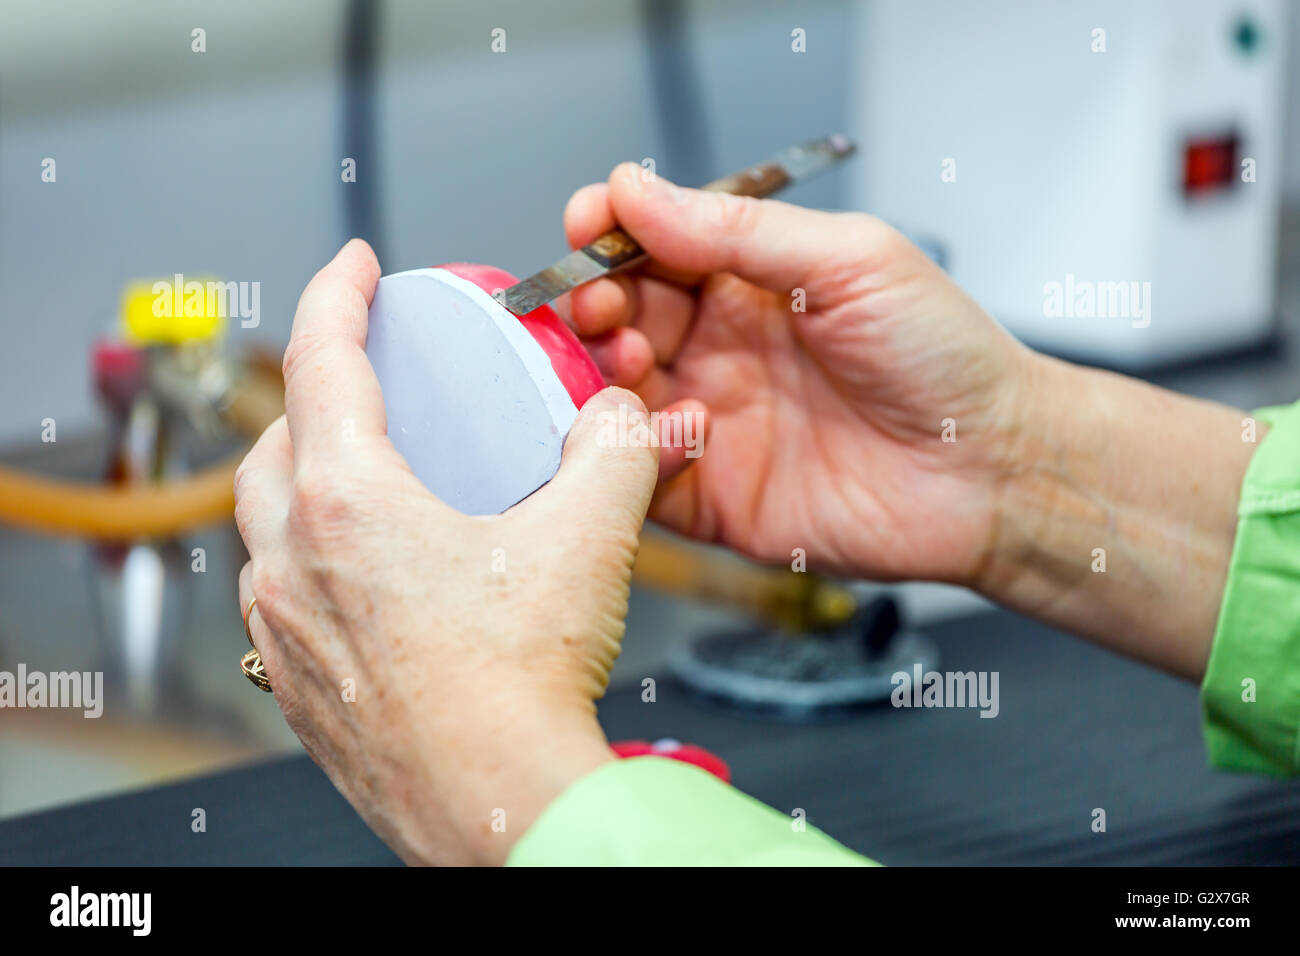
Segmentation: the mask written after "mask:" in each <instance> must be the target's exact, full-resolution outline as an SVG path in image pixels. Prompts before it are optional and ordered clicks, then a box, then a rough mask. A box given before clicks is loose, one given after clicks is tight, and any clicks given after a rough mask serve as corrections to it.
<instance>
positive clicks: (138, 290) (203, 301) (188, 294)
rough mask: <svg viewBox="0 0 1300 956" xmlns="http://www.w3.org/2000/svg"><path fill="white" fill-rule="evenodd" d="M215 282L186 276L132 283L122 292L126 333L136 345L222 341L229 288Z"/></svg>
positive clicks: (126, 336) (124, 329)
mask: <svg viewBox="0 0 1300 956" xmlns="http://www.w3.org/2000/svg"><path fill="white" fill-rule="evenodd" d="M228 285H233V283H222V282H218V281H216V280H215V279H206V278H205V279H187V278H185V277H184V276H182V275H177V276H173V277H172V278H170V279H159V280H158V281H157V282H132V283H130V284H129V285H128V286H127V287H126V288H125V289H123V290H122V334H123V336H124V337H125V338H126V340H127V341H128V342H130V343H131V344H133V345H179V344H181V343H182V342H202V341H208V340H211V339H216V338H220V337H221V334H222V333H223V332H224V331H225V313H226V309H227V301H226V287H227V286H228Z"/></svg>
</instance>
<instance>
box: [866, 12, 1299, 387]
mask: <svg viewBox="0 0 1300 956" xmlns="http://www.w3.org/2000/svg"><path fill="white" fill-rule="evenodd" d="M1286 7H1287V5H1286V4H1285V2H1283V0H1143V2H1140V3H1135V2H1131V0H1096V2H1091V3H1087V4H1073V3H1061V2H1051V0H1046V2H1045V0H996V2H991V3H961V2H953V0H947V2H944V0H909V2H906V3H902V2H891V0H875V2H870V0H868V2H864V3H862V4H860V5H859V8H858V17H857V23H856V27H855V29H856V31H857V34H856V37H855V43H854V45H853V51H854V56H853V61H854V63H855V70H856V80H855V105H854V106H853V114H852V115H853V117H854V121H855V123H856V128H855V129H854V130H853V131H852V132H853V134H854V138H855V139H857V141H858V143H859V148H860V149H861V156H862V159H861V167H860V168H861V170H862V176H861V179H860V180H859V182H858V184H857V190H858V192H857V194H856V195H855V196H854V202H853V205H854V206H855V208H859V209H866V210H869V211H871V212H874V213H876V214H877V215H879V216H881V217H883V218H885V219H887V220H889V221H890V222H893V223H894V224H896V225H898V226H899V227H901V228H903V229H904V230H906V231H908V232H909V233H911V234H914V235H917V236H920V237H925V238H926V239H929V240H932V241H933V242H935V243H937V245H938V246H939V247H940V248H941V249H942V251H943V259H944V260H945V265H946V266H947V268H948V269H949V270H950V272H951V273H952V275H953V277H954V278H955V279H956V280H957V281H958V282H960V283H961V285H962V286H964V287H965V288H966V289H967V290H968V291H969V292H970V293H971V294H972V295H973V296H974V298H975V299H976V300H977V301H979V302H980V304H981V305H983V306H984V308H985V309H987V310H988V312H989V313H990V314H991V315H993V316H994V317H995V318H997V319H998V320H999V321H1000V322H1002V323H1003V324H1004V325H1005V326H1006V327H1007V328H1008V329H1010V330H1011V331H1012V332H1014V333H1015V334H1017V335H1018V336H1020V337H1021V338H1023V339H1025V340H1026V341H1028V342H1029V343H1031V344H1033V345H1035V346H1037V347H1039V348H1044V349H1047V350H1049V351H1054V352H1058V353H1060V354H1064V355H1067V356H1070V357H1074V358H1078V359H1082V360H1085V361H1092V362H1097V363H1101V364H1106V365H1111V366H1117V367H1121V368H1129V369H1135V368H1143V367H1151V366H1155V365H1163V364H1169V363H1174V362H1179V361H1184V360H1189V359H1194V358H1198V357H1202V356H1206V355H1210V354H1214V353H1218V352H1224V351H1230V350H1233V349H1236V348H1241V347H1246V346H1249V345H1251V344H1254V343H1257V342H1260V341H1262V340H1264V339H1266V338H1268V337H1269V336H1270V335H1271V333H1272V331H1273V328H1274V318H1275V314H1276V313H1275V309H1274V287H1275V281H1274V280H1275V271H1276V265H1275V260H1276V246H1277V230H1278V210H1279V206H1280V202H1281V194H1282V140H1283V128H1284V122H1283V119H1284V113H1283V88H1284V82H1285V72H1286V71H1285V63H1286V56H1285V54H1286V40H1287V31H1288V10H1287V9H1286Z"/></svg>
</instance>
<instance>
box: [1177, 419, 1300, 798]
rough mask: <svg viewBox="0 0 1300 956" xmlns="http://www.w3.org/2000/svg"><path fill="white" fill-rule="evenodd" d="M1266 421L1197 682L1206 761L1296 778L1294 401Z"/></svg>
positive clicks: (1298, 449)
mask: <svg viewBox="0 0 1300 956" xmlns="http://www.w3.org/2000/svg"><path fill="white" fill-rule="evenodd" d="M1254 416H1255V418H1256V419H1258V420H1262V421H1264V422H1267V423H1268V424H1269V426H1270V427H1269V431H1268V434H1267V435H1265V436H1264V438H1263V440H1262V441H1261V442H1260V445H1259V448H1258V449H1256V451H1255V454H1254V456H1253V457H1252V458H1251V462H1250V465H1249V467H1248V468H1247V469H1246V477H1245V479H1244V480H1243V481H1242V488H1241V502H1240V504H1239V506H1238V509H1237V515H1238V517H1237V538H1236V541H1235V543H1234V544H1233V549H1232V562H1231V564H1230V565H1229V568H1228V580H1227V583H1226V585H1225V587H1224V594H1223V604H1222V606H1221V607H1220V609H1219V623H1218V627H1217V628H1216V630H1215V635H1214V646H1213V648H1212V649H1211V651H1210V661H1209V664H1208V666H1207V667H1206V671H1205V681H1204V683H1203V684H1202V685H1201V706H1202V712H1203V714H1204V719H1205V746H1206V751H1207V753H1208V756H1209V760H1210V763H1211V764H1212V765H1214V766H1216V767H1222V768H1224V769H1229V770H1248V771H1253V772H1256V773H1267V774H1274V775H1277V776H1290V775H1295V774H1300V403H1297V404H1295V405H1290V406H1285V407H1273V408H1264V409H1260V410H1259V411H1257V412H1255V413H1254Z"/></svg>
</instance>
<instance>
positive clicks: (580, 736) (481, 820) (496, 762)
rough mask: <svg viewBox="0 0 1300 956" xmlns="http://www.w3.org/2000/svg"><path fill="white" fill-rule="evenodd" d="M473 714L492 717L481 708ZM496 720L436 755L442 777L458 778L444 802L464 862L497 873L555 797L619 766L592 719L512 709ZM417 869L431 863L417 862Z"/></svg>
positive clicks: (573, 712) (495, 712) (572, 712)
mask: <svg viewBox="0 0 1300 956" xmlns="http://www.w3.org/2000/svg"><path fill="white" fill-rule="evenodd" d="M469 706H473V707H475V708H478V709H480V710H482V711H484V712H487V710H488V708H485V707H483V705H482V704H481V702H480V703H474V704H471V705H469ZM491 713H492V718H491V719H489V720H485V721H482V722H481V723H478V724H477V725H475V726H474V727H472V728H469V729H465V728H462V730H463V732H462V733H460V734H458V735H457V739H456V740H455V741H454V742H452V743H451V744H449V745H448V747H447V751H449V752H450V753H451V754H453V755H454V757H453V759H451V760H448V759H446V757H445V756H443V753H444V751H443V749H442V748H438V756H435V758H434V759H435V760H437V761H438V763H440V764H442V770H441V771H440V772H442V773H445V774H452V775H454V778H453V787H452V789H451V792H450V793H449V795H448V797H447V798H446V799H445V800H444V801H443V803H444V806H445V807H446V808H447V810H448V812H449V815H450V816H451V818H452V823H453V826H454V828H455V829H456V830H457V831H458V832H459V834H460V841H461V843H462V844H463V845H464V849H465V853H466V857H467V862H470V863H473V864H475V865H486V866H498V865H501V864H503V863H504V862H505V861H506V858H507V857H508V856H509V854H510V850H511V849H512V848H513V847H514V844H515V843H516V842H517V841H518V840H519V838H520V837H522V836H523V835H524V833H525V832H527V830H528V829H529V828H530V827H531V826H532V825H533V824H534V823H535V822H536V820H537V818H538V817H539V816H540V815H541V814H542V812H543V811H544V810H545V809H546V807H547V806H549V805H550V804H551V803H552V802H553V801H554V800H555V799H556V798H557V797H559V796H560V794H562V793H563V792H564V791H565V790H567V789H568V788H569V787H570V786H572V785H573V784H574V783H576V782H577V781H578V780H580V779H581V778H582V777H584V776H586V775H587V774H589V773H591V772H592V771H594V770H596V769H597V768H599V767H600V766H602V765H604V764H605V763H608V762H609V761H611V760H614V759H616V758H615V756H614V754H613V752H612V751H611V750H610V749H609V743H608V741H607V740H606V739H605V734H604V732H603V731H602V730H601V728H600V725H599V723H598V722H597V721H596V718H595V714H594V711H586V712H584V711H583V710H582V709H581V708H573V709H561V708H556V707H553V706H549V705H547V704H535V705H529V706H519V705H518V704H514V703H507V704H505V705H503V706H499V707H494V708H491ZM418 862H433V861H430V860H420V861H418Z"/></svg>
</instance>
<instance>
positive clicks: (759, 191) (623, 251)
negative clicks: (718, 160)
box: [582, 162, 790, 272]
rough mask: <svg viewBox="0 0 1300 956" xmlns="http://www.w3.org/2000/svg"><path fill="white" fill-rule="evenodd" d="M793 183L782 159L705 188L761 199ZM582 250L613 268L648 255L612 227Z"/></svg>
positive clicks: (754, 167) (624, 267)
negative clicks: (782, 164)
mask: <svg viewBox="0 0 1300 956" xmlns="http://www.w3.org/2000/svg"><path fill="white" fill-rule="evenodd" d="M789 184H790V174H789V173H787V172H786V171H785V168H784V167H783V166H781V164H780V163H775V162H766V163H759V164H758V165H757V166H750V167H749V168H748V169H742V170H741V171H740V172H738V173H732V174H731V175H730V176H723V177H722V178H721V179H715V180H714V181H713V182H711V183H709V184H708V185H707V186H703V187H701V188H702V189H703V190H704V191H705V192H711V193H731V194H732V195H733V196H753V197H754V198H755V199H761V198H763V197H764V196H770V195H772V194H773V193H774V192H777V191H779V190H781V189H784V188H785V187H786V186H788V185H789ZM582 252H583V255H585V256H587V257H588V258H590V259H592V260H594V261H595V262H598V263H600V265H601V266H602V267H603V268H605V269H608V270H609V271H611V272H612V271H614V270H615V269H626V268H627V267H629V266H633V265H636V264H637V263H638V262H640V261H641V260H642V259H644V258H645V250H644V249H642V248H641V247H640V245H638V244H637V241H636V240H635V239H633V238H632V237H631V236H629V235H628V234H627V233H626V232H624V231H623V230H622V229H611V230H610V231H609V232H607V233H605V234H604V235H603V236H601V237H600V238H598V239H596V240H595V241H593V242H591V243H590V244H588V245H586V246H583V247H582Z"/></svg>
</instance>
